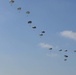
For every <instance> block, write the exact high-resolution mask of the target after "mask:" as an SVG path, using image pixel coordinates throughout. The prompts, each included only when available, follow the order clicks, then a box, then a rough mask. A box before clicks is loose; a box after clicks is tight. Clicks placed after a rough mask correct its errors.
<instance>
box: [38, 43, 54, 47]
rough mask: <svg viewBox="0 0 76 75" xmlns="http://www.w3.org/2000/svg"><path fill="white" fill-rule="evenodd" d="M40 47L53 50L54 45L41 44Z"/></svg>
mask: <svg viewBox="0 0 76 75" xmlns="http://www.w3.org/2000/svg"><path fill="white" fill-rule="evenodd" d="M39 45H40V46H41V47H42V48H53V46H52V45H50V44H47V43H40V44H39Z"/></svg>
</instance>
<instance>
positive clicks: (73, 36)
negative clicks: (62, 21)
mask: <svg viewBox="0 0 76 75" xmlns="http://www.w3.org/2000/svg"><path fill="white" fill-rule="evenodd" d="M60 35H61V36H63V37H66V38H70V39H73V40H76V32H73V31H63V32H60Z"/></svg>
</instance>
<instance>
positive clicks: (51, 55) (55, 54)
mask: <svg viewBox="0 0 76 75" xmlns="http://www.w3.org/2000/svg"><path fill="white" fill-rule="evenodd" d="M46 55H47V56H48V57H52V58H56V57H58V56H59V55H58V54H57V53H51V54H46Z"/></svg>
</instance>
